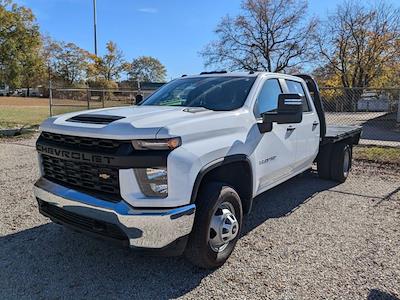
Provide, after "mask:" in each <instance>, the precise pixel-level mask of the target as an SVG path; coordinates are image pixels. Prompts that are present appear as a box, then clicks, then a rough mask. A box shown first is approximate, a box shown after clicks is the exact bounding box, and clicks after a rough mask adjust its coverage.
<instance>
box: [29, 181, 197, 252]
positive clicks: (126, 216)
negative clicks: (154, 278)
mask: <svg viewBox="0 0 400 300" xmlns="http://www.w3.org/2000/svg"><path fill="white" fill-rule="evenodd" d="M34 194H35V196H36V198H38V199H40V200H41V201H44V202H46V203H48V204H50V205H54V206H57V207H59V208H61V209H64V210H66V211H68V212H71V213H75V214H77V215H81V216H84V217H88V218H92V219H94V220H98V221H103V222H107V223H110V224H115V225H117V226H118V227H119V228H120V229H121V230H122V231H123V232H124V233H125V234H126V235H127V237H128V240H129V245H130V246H131V247H139V248H149V249H160V248H163V247H165V246H168V245H169V244H171V243H172V242H174V241H176V240H177V239H179V238H180V237H184V236H186V235H188V234H189V233H190V232H191V230H192V226H193V222H194V215H195V208H196V207H195V205H194V204H190V205H187V206H183V207H178V208H173V209H136V208H133V207H131V206H130V205H129V204H127V203H126V202H124V201H123V200H121V201H120V202H117V203H113V202H108V201H105V200H101V199H98V198H96V197H93V196H90V195H87V194H84V193H82V192H78V191H76V190H73V189H70V188H66V187H64V186H62V185H59V184H56V183H54V182H51V181H49V180H47V179H44V178H40V179H39V180H38V181H37V182H36V183H35V186H34Z"/></svg>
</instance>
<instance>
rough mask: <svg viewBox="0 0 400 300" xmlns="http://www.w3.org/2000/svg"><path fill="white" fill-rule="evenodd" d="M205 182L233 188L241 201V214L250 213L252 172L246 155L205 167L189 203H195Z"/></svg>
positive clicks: (195, 184) (239, 155) (196, 182)
mask: <svg viewBox="0 0 400 300" xmlns="http://www.w3.org/2000/svg"><path fill="white" fill-rule="evenodd" d="M237 172H242V173H243V176H238V175H239V174H240V173H239V174H238V173H237ZM207 181H221V182H225V183H227V184H229V185H231V186H232V187H234V188H235V189H236V191H237V193H238V194H239V196H240V199H241V201H242V205H243V212H244V213H249V212H250V210H251V207H252V203H253V172H252V166H251V162H250V160H249V159H248V157H247V156H246V155H244V154H236V155H230V156H226V157H223V158H220V159H217V160H215V161H212V162H211V163H209V164H207V165H205V166H204V167H203V168H202V169H201V170H200V171H199V173H198V174H197V177H196V180H195V182H194V186H193V190H192V195H191V200H190V202H191V203H195V201H196V199H197V194H198V192H199V190H200V188H201V186H202V185H203V184H206V182H207Z"/></svg>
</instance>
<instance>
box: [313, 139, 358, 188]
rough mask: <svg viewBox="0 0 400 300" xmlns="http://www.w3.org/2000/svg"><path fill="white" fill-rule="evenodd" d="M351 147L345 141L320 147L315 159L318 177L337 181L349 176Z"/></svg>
mask: <svg viewBox="0 0 400 300" xmlns="http://www.w3.org/2000/svg"><path fill="white" fill-rule="evenodd" d="M352 152H353V151H352V147H351V145H349V144H347V143H337V144H333V145H331V146H330V148H324V149H322V151H321V153H320V154H319V156H318V159H317V169H318V175H319V177H321V178H323V179H330V180H334V181H337V182H345V181H346V179H347V177H348V176H349V173H350V169H351V160H352V155H353V153H352Z"/></svg>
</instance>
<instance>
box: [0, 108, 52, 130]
mask: <svg viewBox="0 0 400 300" xmlns="http://www.w3.org/2000/svg"><path fill="white" fill-rule="evenodd" d="M48 116H49V108H48V107H45V106H31V107H22V106H0V128H13V127H21V126H23V125H27V126H36V125H39V124H40V123H41V122H42V121H43V120H44V119H46V118H47V117H48Z"/></svg>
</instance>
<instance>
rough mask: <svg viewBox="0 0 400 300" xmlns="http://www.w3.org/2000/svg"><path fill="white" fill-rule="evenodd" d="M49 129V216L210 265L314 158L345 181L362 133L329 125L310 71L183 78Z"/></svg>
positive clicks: (42, 185) (324, 171) (45, 147)
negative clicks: (261, 204)
mask: <svg viewBox="0 0 400 300" xmlns="http://www.w3.org/2000/svg"><path fill="white" fill-rule="evenodd" d="M40 129H41V131H42V132H41V135H40V137H39V139H38V140H37V144H36V148H37V151H38V153H39V165H40V170H41V177H40V179H39V180H38V181H37V182H36V183H35V187H34V193H35V196H36V199H37V201H38V204H39V210H40V212H41V213H42V214H43V215H45V216H48V217H50V218H51V219H52V220H53V221H54V222H56V223H59V224H63V225H65V226H67V227H71V228H73V229H75V230H78V231H83V232H86V233H89V234H93V235H96V236H102V237H106V238H110V239H112V240H116V241H119V242H122V243H123V244H125V245H128V246H130V247H131V248H134V249H137V250H146V252H151V253H152V252H157V253H158V252H161V253H163V254H168V255H180V254H183V253H184V254H185V255H186V257H187V258H188V259H189V260H190V261H191V262H193V263H194V264H196V265H198V266H200V267H203V268H215V267H218V266H221V265H222V264H223V263H224V262H225V261H226V259H227V258H228V257H229V256H230V254H231V253H232V251H233V249H234V247H235V244H236V242H237V240H238V238H239V237H240V231H241V228H242V224H243V216H244V215H245V214H249V213H250V211H251V207H252V201H253V198H254V197H255V196H257V195H259V194H261V193H263V192H265V191H267V190H269V189H271V188H272V187H274V186H276V185H278V184H280V183H282V182H284V181H286V180H288V179H290V178H292V177H293V176H296V175H297V174H300V173H302V172H304V171H306V170H308V169H310V168H311V166H312V164H313V162H315V161H316V162H317V168H318V172H319V175H320V177H322V178H324V179H330V180H336V181H339V182H343V181H345V180H346V177H347V175H348V173H349V171H350V167H351V158H352V145H354V144H357V143H358V141H359V138H360V133H361V129H360V128H358V127H350V126H332V127H330V126H328V127H327V128H326V125H325V117H324V112H323V109H322V105H321V100H320V97H319V92H318V87H317V85H316V83H315V81H314V80H313V79H312V78H311V77H310V76H307V75H298V76H289V75H283V74H275V73H264V72H260V73H253V72H250V73H227V72H208V73H201V74H200V75H196V76H184V77H182V78H179V79H176V80H173V81H171V82H170V83H168V84H166V85H164V86H162V87H161V88H160V89H159V90H157V91H156V92H155V93H154V94H152V95H151V96H150V97H148V98H147V99H145V100H144V101H142V102H141V103H139V104H138V105H134V106H131V107H120V108H107V109H98V110H91V111H86V112H74V113H68V114H64V115H61V116H55V117H52V118H49V119H47V120H46V121H44V122H43V124H42V125H41V127H40ZM250 217H251V215H250Z"/></svg>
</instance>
